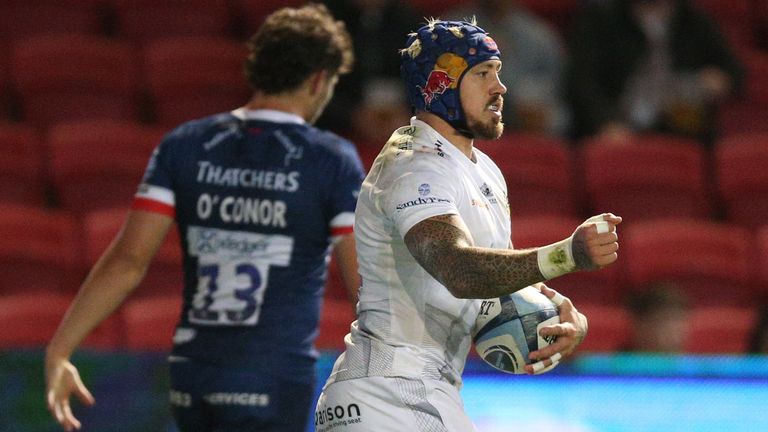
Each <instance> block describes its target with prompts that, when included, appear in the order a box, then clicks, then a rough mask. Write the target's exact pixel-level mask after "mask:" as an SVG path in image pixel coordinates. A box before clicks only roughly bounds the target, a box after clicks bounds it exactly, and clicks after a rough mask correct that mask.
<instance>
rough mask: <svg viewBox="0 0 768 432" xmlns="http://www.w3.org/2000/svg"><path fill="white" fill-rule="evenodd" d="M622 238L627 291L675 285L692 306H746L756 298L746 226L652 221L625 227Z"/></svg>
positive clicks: (752, 246) (676, 219)
mask: <svg viewBox="0 0 768 432" xmlns="http://www.w3.org/2000/svg"><path fill="white" fill-rule="evenodd" d="M622 240H623V241H622V243H621V245H622V247H621V248H622V253H623V258H624V259H623V260H622V268H623V270H625V271H626V277H627V278H628V282H629V287H628V288H631V289H643V288H644V287H647V286H649V284H651V283H655V282H664V281H667V282H671V283H675V284H677V285H678V286H680V287H681V288H682V289H684V290H685V291H686V293H687V294H688V296H689V297H690V300H691V303H692V304H693V305H694V306H712V305H721V306H729V305H730V306H738V305H747V304H750V302H751V301H752V299H753V298H755V296H757V295H760V294H761V293H760V291H761V288H760V287H759V286H757V285H755V283H754V274H753V269H754V266H755V264H756V260H755V252H754V245H753V242H752V237H751V236H750V233H749V231H748V230H747V229H746V228H743V227H740V226H737V225H733V224H726V223H716V222H711V221H703V220H696V219H687V220H686V219H682V218H674V219H657V220H654V221H648V222H637V223H633V224H631V225H628V226H627V228H626V229H624V234H623V237H622Z"/></svg>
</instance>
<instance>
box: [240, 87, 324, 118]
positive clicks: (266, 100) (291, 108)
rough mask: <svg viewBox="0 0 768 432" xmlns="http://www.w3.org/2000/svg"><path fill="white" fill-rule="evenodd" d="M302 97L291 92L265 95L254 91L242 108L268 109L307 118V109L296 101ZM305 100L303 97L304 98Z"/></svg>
mask: <svg viewBox="0 0 768 432" xmlns="http://www.w3.org/2000/svg"><path fill="white" fill-rule="evenodd" d="M301 100H303V99H301V98H298V96H297V95H295V94H293V93H291V94H286V93H280V94H277V95H265V94H263V93H256V94H254V95H253V97H252V98H251V100H249V101H248V103H247V104H245V106H244V108H245V109H248V110H260V109H268V110H275V111H282V112H286V113H291V114H296V115H297V116H299V117H301V118H303V119H304V120H307V121H308V120H309V119H308V116H309V109H307V106H305V105H304V104H302V103H297V101H301ZM304 100H305V99H304Z"/></svg>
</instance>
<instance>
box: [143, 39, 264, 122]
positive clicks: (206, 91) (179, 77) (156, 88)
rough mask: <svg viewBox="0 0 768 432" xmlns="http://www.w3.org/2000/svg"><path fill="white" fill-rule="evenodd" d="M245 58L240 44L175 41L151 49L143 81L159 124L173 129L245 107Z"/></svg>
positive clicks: (147, 52) (164, 41) (155, 44)
mask: <svg viewBox="0 0 768 432" xmlns="http://www.w3.org/2000/svg"><path fill="white" fill-rule="evenodd" d="M245 55H246V53H245V48H244V46H243V45H242V44H238V43H236V42H232V41H231V40H227V39H220V38H201V37H188V38H172V39H162V40H157V41H154V42H152V43H150V44H149V45H147V47H146V49H145V50H144V75H145V77H146V81H147V83H148V86H149V93H150V95H151V97H152V100H153V102H154V114H155V120H156V121H157V122H158V123H159V124H162V125H165V126H167V127H172V126H176V125H178V124H179V123H181V122H183V121H187V120H191V119H194V118H198V117H203V116H207V115H211V114H216V113H219V112H222V111H229V110H232V109H234V108H237V107H240V106H242V105H244V104H245V103H246V102H247V101H248V99H249V98H250V95H251V90H250V89H249V87H248V84H247V82H246V78H245V75H244V73H243V59H244V58H245ZM180 71H181V72H180Z"/></svg>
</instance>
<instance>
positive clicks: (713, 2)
mask: <svg viewBox="0 0 768 432" xmlns="http://www.w3.org/2000/svg"><path fill="white" fill-rule="evenodd" d="M752 2H753V0H693V1H692V3H693V4H694V5H695V6H697V7H698V8H699V10H701V11H703V12H704V13H706V14H708V15H709V16H710V17H711V18H712V20H713V21H715V22H716V23H717V25H718V27H719V29H720V31H722V32H723V34H725V36H726V38H727V39H728V40H729V41H730V43H731V45H733V46H743V45H747V44H751V43H752V42H753V41H752V37H753V36H752V33H751V30H752V29H751V27H750V26H749V24H748V23H749V22H750V19H751V15H750V14H751V13H752V10H751V6H752Z"/></svg>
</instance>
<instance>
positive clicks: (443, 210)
mask: <svg viewBox="0 0 768 432" xmlns="http://www.w3.org/2000/svg"><path fill="white" fill-rule="evenodd" d="M405 165H406V166H407V168H406V167H404V166H400V167H398V169H399V171H400V172H399V173H398V175H397V177H396V178H395V180H394V181H393V182H392V184H391V187H390V188H389V191H387V192H386V193H385V194H384V197H383V199H382V202H381V203H382V205H383V210H384V212H385V213H386V214H387V215H388V216H389V217H390V218H391V219H392V220H393V221H394V224H395V226H396V228H397V230H398V232H399V233H400V236H402V237H405V234H406V233H408V231H409V230H410V229H411V228H413V226H414V225H416V224H417V223H419V222H421V221H423V220H425V219H428V218H430V217H433V216H439V215H446V214H459V210H458V208H457V206H456V200H457V190H456V187H455V185H454V184H453V183H452V182H451V179H452V177H451V175H450V172H449V171H448V170H446V169H445V168H444V167H443V165H442V164H441V163H440V161H438V160H436V159H435V158H434V157H429V156H427V157H422V158H420V160H418V161H413V163H410V164H405Z"/></svg>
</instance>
